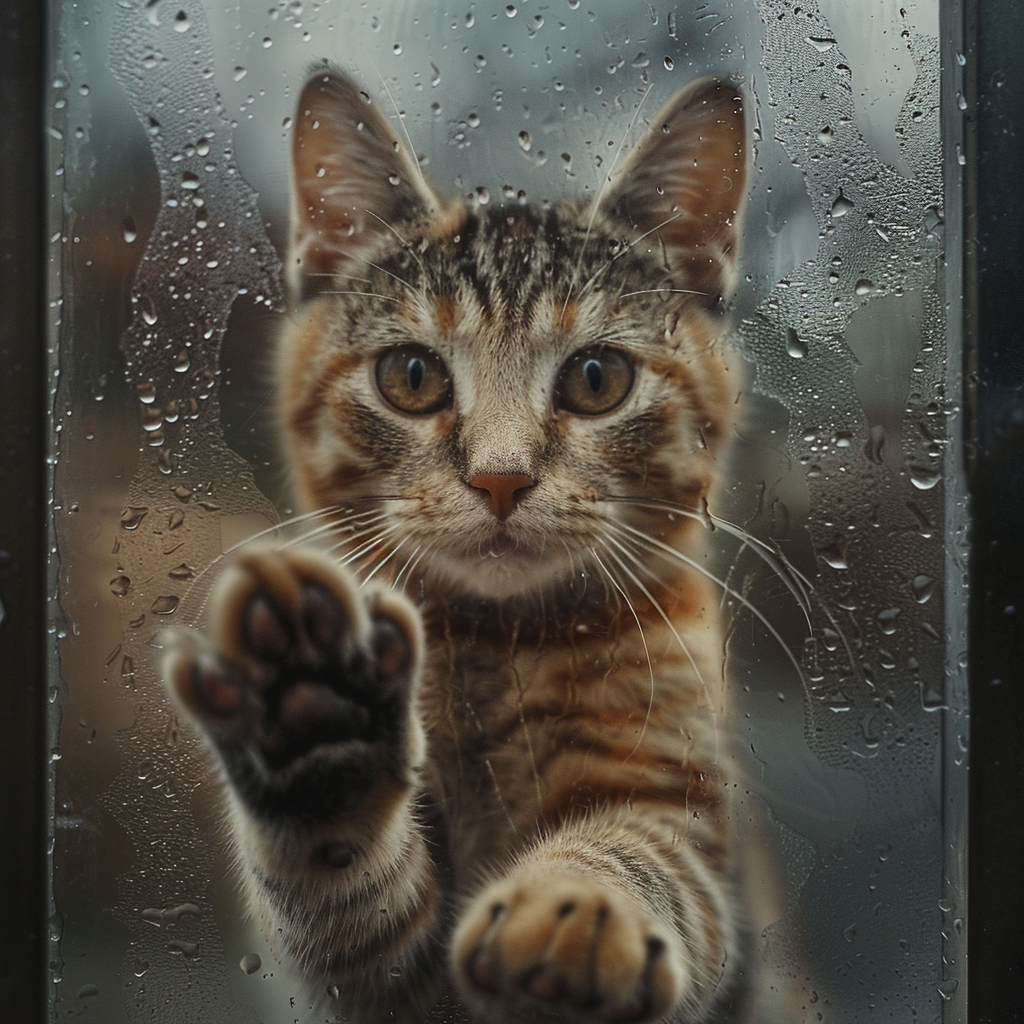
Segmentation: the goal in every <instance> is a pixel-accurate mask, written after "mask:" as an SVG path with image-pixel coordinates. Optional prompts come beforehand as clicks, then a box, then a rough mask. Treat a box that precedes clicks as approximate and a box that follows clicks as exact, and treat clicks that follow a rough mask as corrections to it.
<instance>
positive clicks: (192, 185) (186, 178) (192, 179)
mask: <svg viewBox="0 0 1024 1024" xmlns="http://www.w3.org/2000/svg"><path fill="white" fill-rule="evenodd" d="M181 187H182V188H187V189H188V190H189V191H191V192H194V191H195V190H196V189H197V188H199V175H198V174H195V173H193V172H192V171H185V172H184V173H183V174H182V176H181Z"/></svg>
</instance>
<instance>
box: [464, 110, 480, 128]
mask: <svg viewBox="0 0 1024 1024" xmlns="http://www.w3.org/2000/svg"><path fill="white" fill-rule="evenodd" d="M466 124H468V125H469V127H470V128H479V127H480V115H479V114H478V113H477V112H476V111H473V113H471V114H469V115H468V116H467V118H466Z"/></svg>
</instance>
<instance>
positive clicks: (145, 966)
mask: <svg viewBox="0 0 1024 1024" xmlns="http://www.w3.org/2000/svg"><path fill="white" fill-rule="evenodd" d="M132 970H133V971H134V972H135V977H136V978H141V977H142V976H143V975H144V974H145V973H146V971H148V970H149V963H148V961H146V960H136V961H135V964H134V966H133V967H132Z"/></svg>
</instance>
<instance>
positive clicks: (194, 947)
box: [167, 939, 199, 960]
mask: <svg viewBox="0 0 1024 1024" xmlns="http://www.w3.org/2000/svg"><path fill="white" fill-rule="evenodd" d="M167 948H168V949H169V950H170V951H171V952H172V953H180V954H181V955H182V956H183V957H184V958H185V959H186V960H198V959H199V943H198V942H185V941H184V940H183V939H172V940H171V941H170V942H168V943H167Z"/></svg>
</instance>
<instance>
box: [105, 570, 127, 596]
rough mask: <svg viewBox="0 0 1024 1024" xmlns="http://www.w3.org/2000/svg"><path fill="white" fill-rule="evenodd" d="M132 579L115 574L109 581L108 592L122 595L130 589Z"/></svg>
mask: <svg viewBox="0 0 1024 1024" xmlns="http://www.w3.org/2000/svg"><path fill="white" fill-rule="evenodd" d="M131 586H132V581H131V578H130V577H128V576H124V575H122V576H115V577H114V578H113V579H112V580H111V581H110V592H111V593H112V594H113V595H114V597H124V596H125V595H126V594H127V593H128V591H129V590H131Z"/></svg>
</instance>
